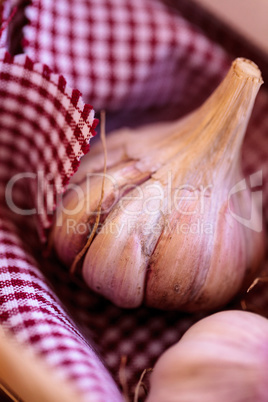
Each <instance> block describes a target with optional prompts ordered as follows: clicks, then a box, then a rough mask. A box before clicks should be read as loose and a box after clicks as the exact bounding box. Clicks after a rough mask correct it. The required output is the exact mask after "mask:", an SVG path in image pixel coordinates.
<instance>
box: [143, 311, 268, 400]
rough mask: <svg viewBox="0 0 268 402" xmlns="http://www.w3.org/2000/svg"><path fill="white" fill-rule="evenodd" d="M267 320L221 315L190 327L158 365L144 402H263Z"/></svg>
mask: <svg viewBox="0 0 268 402" xmlns="http://www.w3.org/2000/svg"><path fill="white" fill-rule="evenodd" d="M267 371H268V320H267V319H265V318H263V317H261V316H259V315H257V314H253V313H249V312H245V311H223V312H220V313H216V314H213V315H211V316H209V317H206V318H204V319H202V320H201V321H199V322H197V323H196V324H194V325H193V326H192V327H191V328H190V329H189V330H188V331H187V332H186V333H185V334H184V335H183V337H182V338H181V340H180V341H179V342H178V343H177V344H175V345H174V346H172V347H171V348H169V349H168V350H167V351H166V352H164V353H163V355H161V356H160V358H159V360H158V361H157V363H156V365H155V367H154V369H153V373H152V374H151V378H150V383H151V387H150V392H149V396H148V398H147V399H146V402H166V401H168V402H215V401H217V402H226V401H228V402H246V401H249V402H251V401H252V402H253V401H254V402H266V401H267V400H268V381H267Z"/></svg>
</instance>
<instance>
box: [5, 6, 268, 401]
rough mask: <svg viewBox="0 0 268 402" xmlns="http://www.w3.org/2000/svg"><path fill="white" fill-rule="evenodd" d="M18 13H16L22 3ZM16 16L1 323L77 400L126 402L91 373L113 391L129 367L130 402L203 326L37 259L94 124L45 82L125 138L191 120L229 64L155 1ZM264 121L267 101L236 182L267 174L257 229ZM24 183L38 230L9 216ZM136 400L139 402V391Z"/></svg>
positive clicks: (267, 200)
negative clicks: (133, 130)
mask: <svg viewBox="0 0 268 402" xmlns="http://www.w3.org/2000/svg"><path fill="white" fill-rule="evenodd" d="M16 2H17V5H18V10H19V11H21V10H22V9H23V7H22V6H23V5H26V4H28V3H29V2H28V1H25V0H22V1H20V2H18V1H16ZM13 3H14V2H13ZM25 13H26V15H27V17H28V19H29V21H28V24H27V25H25V26H24V28H23V35H22V38H23V43H22V44H23V46H24V51H25V52H26V54H27V55H28V56H30V58H29V57H28V58H27V57H26V56H22V55H20V56H16V57H15V59H12V58H11V57H9V56H8V54H7V53H2V55H1V60H2V64H1V66H2V67H1V77H0V79H1V81H0V84H1V87H0V88H1V91H3V93H4V95H5V96H4V97H3V96H1V98H0V105H1V110H0V112H1V114H0V124H1V134H0V145H1V147H0V163H1V170H0V172H1V200H2V208H1V212H2V213H1V232H0V233H1V243H0V247H1V253H0V264H1V265H0V275H1V290H0V292H1V293H0V297H1V304H0V312H1V315H0V319H1V323H2V325H3V326H4V327H5V328H7V329H9V330H10V331H12V332H13V334H14V335H15V336H16V338H17V339H18V340H19V341H20V342H24V343H26V344H30V345H31V346H32V348H33V349H34V350H35V351H36V352H37V353H38V354H39V355H41V356H43V358H44V359H45V360H46V361H47V362H48V363H49V364H50V365H51V366H52V367H55V368H56V372H57V373H58V374H59V375H60V376H63V377H65V378H67V379H69V380H70V382H71V383H72V384H73V385H74V386H75V387H76V388H77V389H78V390H80V391H81V392H82V393H83V395H84V398H85V400H91V399H90V398H92V397H93V398H95V399H93V400H96V401H107V402H108V401H109V402H110V401H111V402H112V401H121V400H122V397H121V395H120V394H119V392H118V390H117V387H116V385H115V383H114V382H113V380H112V379H111V377H110V375H109V374H108V372H107V371H106V370H105V369H104V366H103V364H102V363H101V362H100V361H101V360H102V361H103V362H104V364H105V365H106V366H107V367H108V369H109V371H110V373H111V374H112V376H113V378H114V380H115V382H117V384H118V385H120V381H119V367H120V359H121V357H122V356H127V365H126V367H125V369H124V374H125V376H126V381H127V384H128V387H129V390H128V393H129V395H130V397H132V396H133V392H134V388H135V385H136V384H137V382H138V380H139V377H140V375H141V373H142V371H143V370H144V369H145V368H149V367H152V366H153V364H154V362H155V360H156V359H157V358H158V357H159V356H160V354H161V353H162V352H163V351H164V350H165V349H166V348H167V347H168V346H170V345H171V344H173V343H174V342H176V341H177V340H179V338H180V337H181V335H182V334H183V333H184V332H185V330H186V329H187V328H188V327H189V326H190V325H191V324H192V323H194V322H195V321H196V320H198V319H200V318H201V315H194V316H193V315H186V314H181V313H177V312H174V313H172V312H168V313H167V312H159V311H156V310H152V309H147V308H144V307H143V308H139V309H135V310H131V311H125V310H122V309H119V308H117V307H115V306H113V305H112V304H111V303H110V302H108V301H106V300H104V299H103V298H102V297H100V296H98V295H95V294H93V293H92V292H91V291H90V290H89V289H88V288H87V287H86V286H85V285H84V284H83V282H82V281H81V279H79V278H72V277H71V276H70V275H69V273H68V271H67V269H66V267H63V266H62V265H61V264H60V263H59V262H58V261H57V260H56V258H55V257H54V256H53V254H51V255H50V256H48V257H46V256H45V255H44V253H43V250H44V247H43V246H42V244H41V242H40V241H39V239H38V237H37V235H36V230H37V229H36V228H37V227H39V232H40V233H41V234H43V235H45V234H46V233H47V230H48V229H49V226H50V224H51V219H52V212H53V206H54V203H55V201H56V200H57V196H58V194H60V193H61V192H62V190H63V187H64V186H65V185H66V184H67V182H68V179H69V177H70V176H71V175H72V174H73V173H74V171H75V170H76V168H77V165H78V163H79V158H80V157H81V155H82V154H83V153H84V152H87V151H88V139H89V138H90V136H91V134H93V131H94V124H95V123H94V116H93V111H92V108H90V107H89V106H84V104H83V102H82V100H81V98H79V97H78V92H77V91H72V90H70V89H69V88H68V86H67V85H66V83H65V80H64V79H63V78H60V77H59V76H57V75H55V74H54V73H60V74H64V76H65V78H66V80H67V82H68V84H70V85H72V86H74V87H77V88H78V89H79V90H80V91H81V92H82V95H83V100H86V101H87V102H90V103H91V104H92V105H93V107H94V108H95V109H101V108H104V109H107V110H109V111H110V113H108V124H110V125H111V126H119V125H123V124H126V123H131V124H132V123H133V122H132V121H129V120H128V118H129V116H132V118H133V116H134V117H135V119H134V120H135V121H134V123H136V124H137V121H138V122H140V121H142V119H143V120H156V119H159V116H160V115H161V117H163V118H168V117H169V116H171V115H172V113H173V112H172V113H171V110H172V111H174V110H175V111H176V114H177V115H178V116H180V115H182V114H185V113H186V112H187V111H188V110H190V109H193V108H194V107H195V106H196V105H197V104H199V103H200V102H201V101H202V100H203V99H204V98H206V97H207V96H208V95H209V93H210V92H211V90H212V89H213V88H214V87H215V86H216V84H217V83H218V82H219V80H220V79H221V78H222V77H223V76H224V74H225V73H226V71H227V68H228V67H229V62H230V56H229V55H228V54H227V53H225V52H224V51H223V50H222V49H221V48H220V47H219V46H218V45H217V44H216V43H213V42H211V41H210V40H208V39H207V38H206V37H205V36H204V35H203V34H202V33H201V32H200V31H199V30H198V29H197V28H195V27H194V26H193V25H192V24H190V23H189V22H188V21H186V20H185V19H183V18H182V17H181V16H180V15H179V14H178V13H176V12H175V11H172V10H171V9H170V8H168V7H167V6H165V5H164V3H162V2H161V1H159V0H143V1H141V0H138V1H135V2H131V1H130V0H105V1H104V0H95V1H92V0H57V1H52V0H43V1H32V4H31V5H29V6H27V7H26V9H25ZM24 22H25V21H24V19H23V18H22V16H21V15H19V14H16V15H15V17H14V18H13V20H12V26H11V27H10V35H9V37H10V40H11V42H12V41H14V42H16V35H17V37H19V38H20V37H21V36H20V32H18V29H19V27H21V26H22V25H23V24H24ZM226 35H228V34H227V33H226ZM11 45H12V43H11ZM237 56H238V55H237ZM239 56H240V54H239ZM31 59H32V60H31ZM33 62H38V63H37V64H36V63H33ZM40 62H41V63H47V64H48V65H49V67H50V68H51V69H52V70H53V74H52V73H51V72H49V69H48V68H47V67H45V66H44V65H42V64H39V63H40ZM26 83H27V84H26ZM131 110H132V112H131ZM267 110H268V94H267V92H266V91H265V90H264V89H263V90H262V91H261V92H260V94H259V95H258V98H257V101H256V105H255V108H254V112H253V116H252V119H251V121H250V125H249V129H248V132H247V135H246V138H245V143H244V147H243V167H244V171H245V173H246V174H247V175H250V174H251V173H254V172H256V171H258V170H260V169H261V170H262V172H263V195H264V217H265V219H266V221H267V220H268V185H267V178H268V167H267V158H268V147H267V139H268V113H267ZM133 111H134V112H133ZM131 113H132V114H131ZM93 141H94V140H93ZM23 172H28V173H30V177H27V178H26V179H25V181H26V183H23V182H22V180H18V181H17V182H16V186H14V191H15V190H16V191H15V194H14V193H12V194H13V195H15V200H14V201H15V205H17V206H19V207H20V208H27V209H30V208H33V207H36V205H37V204H36V200H37V199H38V198H37V197H40V192H38V188H39V187H38V180H37V179H38V178H42V179H44V183H45V186H43V187H42V186H41V190H42V189H43V191H41V199H42V200H43V205H44V208H43V209H42V211H40V212H42V213H38V214H37V216H30V217H29V216H26V217H25V216H21V215H20V214H16V213H14V212H12V211H11V209H10V208H9V207H7V205H6V197H5V190H6V188H7V187H6V184H7V183H8V181H9V179H10V178H12V177H14V175H15V174H20V173H23ZM38 172H42V174H40V173H39V176H38ZM17 177H19V176H17ZM25 186H26V187H25ZM25 188H26V190H25ZM8 194H9V193H8ZM29 194H31V199H32V200H34V201H31V200H29V196H28V195H29ZM38 194H39V195H38ZM9 205H10V204H9ZM36 218H37V220H38V221H39V225H36V222H35V221H36ZM257 290H258V287H257ZM255 291H256V289H255ZM251 295H252V294H251ZM259 304H260V302H259V300H258V306H259ZM250 305H251V306H253V307H252V308H254V297H251V304H250ZM232 306H233V305H232ZM235 306H236V307H237V304H236V305H235ZM92 346H93V348H94V350H97V352H98V354H99V356H101V357H100V358H97V356H96V354H94V352H93V349H92ZM141 394H142V395H141V398H140V400H144V399H145V393H144V392H143V389H141ZM163 402H164V401H163Z"/></svg>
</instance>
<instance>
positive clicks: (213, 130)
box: [54, 59, 265, 312]
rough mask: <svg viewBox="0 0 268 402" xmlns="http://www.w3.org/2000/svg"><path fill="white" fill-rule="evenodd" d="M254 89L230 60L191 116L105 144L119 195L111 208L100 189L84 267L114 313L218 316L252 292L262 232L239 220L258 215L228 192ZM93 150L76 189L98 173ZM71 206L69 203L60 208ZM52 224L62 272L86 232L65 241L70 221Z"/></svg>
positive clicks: (254, 80) (256, 80)
mask: <svg viewBox="0 0 268 402" xmlns="http://www.w3.org/2000/svg"><path fill="white" fill-rule="evenodd" d="M261 84H262V78H261V74H260V71H259V69H258V68H257V66H256V65H255V64H254V63H252V62H250V61H248V60H245V59H236V60H235V61H234V62H233V64H232V67H231V68H230V70H229V72H228V74H227V76H226V78H225V79H224V80H223V82H222V83H221V84H220V85H219V87H218V88H217V89H216V90H215V92H214V93H213V94H212V95H211V96H210V97H209V99H208V100H207V101H206V102H205V103H204V104H203V105H202V106H201V107H200V108H199V109H197V110H196V111H194V112H193V113H191V114H190V115H188V116H186V117H185V118H183V119H180V120H179V121H177V122H171V123H165V124H155V125H150V126H145V127H140V128H138V129H135V130H130V129H123V130H120V131H118V132H116V133H114V134H110V135H109V136H108V139H107V148H108V161H107V166H108V170H107V174H108V175H110V177H114V178H115V181H116V182H118V186H117V189H118V188H119V189H120V196H119V197H117V202H114V199H115V198H116V196H115V193H116V190H115V188H114V187H113V184H112V181H109V180H106V183H105V191H104V194H105V195H104V199H103V204H102V209H103V213H102V214H101V220H100V221H101V230H99V231H98V233H97V234H96V236H95V238H94V239H93V242H92V243H91V245H90V247H89V249H88V251H87V253H86V255H85V258H84V261H83V267H82V274H83V277H84V280H85V282H86V283H87V284H88V286H89V287H90V288H91V289H93V290H94V291H96V292H98V293H100V294H102V295H103V296H105V297H106V298H108V299H109V300H111V301H112V302H113V303H115V304H116V305H118V306H120V307H125V308H135V307H138V306H140V305H141V304H146V305H148V306H151V307H155V308H160V309H167V310H183V311H190V312H192V311H200V310H213V309H216V308H219V307H221V306H223V305H225V304H226V303H228V302H229V301H230V300H231V299H232V298H233V297H234V296H235V295H237V293H238V292H239V291H240V290H241V289H244V288H245V287H246V286H249V285H250V282H251V281H252V280H253V279H254V276H255V275H256V273H257V270H258V267H259V266H260V264H261V261H262V259H263V256H264V251H265V246H264V231H263V230H259V229H258V230H256V229H255V228H254V227H247V221H246V217H248V210H249V211H250V210H251V206H252V208H253V210H255V211H256V213H255V215H254V216H255V217H257V218H260V216H261V209H260V208H259V207H258V206H257V205H255V206H254V205H253V199H251V195H250V190H249V189H247V190H245V191H239V189H238V190H236V186H237V184H238V183H239V182H241V181H242V180H243V179H244V178H243V175H242V173H241V163H240V154H241V146H242V143H243V138H244V135H245V131H246V128H247V124H248V120H249V118H250V115H251V111H252V108H253V105H254V101H255V97H256V95H257V93H258V90H259V87H260V85H261ZM98 147H99V146H97V150H96V151H94V147H92V150H93V152H92V159H90V157H91V154H89V158H88V160H89V163H88V167H87V161H86V159H85V160H84V161H83V163H82V170H81V172H80V176H79V177H78V176H77V178H75V177H74V180H73V181H74V183H76V184H79V182H81V183H82V187H83V177H84V176H85V174H87V169H89V170H88V171H89V172H94V167H93V165H94V164H95V169H96V170H97V172H101V167H102V164H101V154H102V153H101V149H99V148H98ZM109 149H111V153H110V156H109ZM92 161H94V164H93V162H92ZM126 166H128V169H127V170H126V168H125V167H126ZM124 169H125V170H124ZM96 170H95V171H96ZM78 173H79V172H78ZM95 182H96V185H95V188H93V187H92V188H91V190H92V192H93V190H96V192H94V194H93V195H92V194H90V193H87V192H86V191H85V196H84V198H85V199H88V197H91V199H92V200H94V202H93V201H92V203H91V204H90V210H91V211H92V210H93V211H94V209H95V210H96V208H97V203H98V197H100V188H101V180H100V178H99V179H95ZM97 190H98V191H97ZM68 197H69V198H68ZM72 203H74V201H73V200H72V197H71V195H69V196H68V194H67V195H66V204H67V206H66V208H67V207H68V205H69V206H70V209H72ZM258 208H259V209H258ZM105 211H106V213H105ZM107 211H108V212H107ZM95 217H96V214H95V213H90V214H89V213H87V211H85V210H82V211H80V212H79V213H77V215H76V216H75V220H76V222H77V224H78V225H79V223H81V222H82V223H85V224H86V223H87V222H94V219H95ZM237 217H238V218H239V217H241V218H242V221H241V219H240V220H239V219H237ZM243 217H244V219H245V224H244V223H243ZM58 219H59V220H62V221H63V225H62V226H60V224H59V225H56V226H55V227H54V238H55V239H56V240H55V249H56V251H57V254H58V255H59V257H60V258H61V259H62V260H63V261H64V262H65V263H66V264H67V265H70V264H71V263H72V262H73V260H74V258H75V256H76V254H77V253H78V252H79V251H80V250H81V249H82V248H83V246H84V244H85V242H86V239H87V237H88V236H89V232H86V233H84V234H83V235H78V236H77V237H76V238H75V236H72V235H71V236H67V235H66V227H67V222H68V219H69V216H68V214H66V213H64V212H62V211H61V210H59V213H58ZM253 226H254V225H253ZM79 245H80V250H79Z"/></svg>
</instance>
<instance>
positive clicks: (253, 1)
mask: <svg viewBox="0 0 268 402" xmlns="http://www.w3.org/2000/svg"><path fill="white" fill-rule="evenodd" d="M194 1H195V2H196V3H197V4H200V5H201V6H203V7H204V8H206V9H207V10H208V11H209V12H211V13H212V14H214V15H215V16H217V17H219V18H220V19H221V20H222V21H224V22H225V23H228V24H229V25H230V26H231V27H232V28H233V29H235V30H236V31H238V32H239V33H240V34H241V35H243V36H244V37H246V38H247V39H248V40H249V41H250V42H251V43H252V44H254V45H256V46H258V47H259V48H260V49H261V50H262V51H263V52H265V53H266V54H267V55H268V0H224V1H222V0H194Z"/></svg>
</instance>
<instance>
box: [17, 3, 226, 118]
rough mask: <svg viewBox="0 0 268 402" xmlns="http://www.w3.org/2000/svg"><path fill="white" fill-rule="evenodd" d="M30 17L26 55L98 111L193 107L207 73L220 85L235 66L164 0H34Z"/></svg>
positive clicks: (211, 79)
mask: <svg viewBox="0 0 268 402" xmlns="http://www.w3.org/2000/svg"><path fill="white" fill-rule="evenodd" d="M26 16H27V18H28V21H29V22H28V24H26V26H25V27H24V36H23V46H24V50H25V52H26V53H27V54H28V55H29V56H30V57H31V58H32V59H33V60H38V61H42V62H44V63H46V64H48V65H49V66H50V67H51V68H52V70H53V71H55V72H58V73H61V74H63V75H64V76H65V77H66V79H67V80H68V82H69V84H70V85H71V86H73V87H74V88H78V89H79V90H80V91H81V92H82V94H83V99H84V100H85V101H87V102H91V103H92V104H93V105H94V108H95V109H96V110H97V109H101V108H105V109H106V110H120V109H122V108H124V109H125V110H126V109H129V108H142V109H144V108H146V107H151V106H158V107H163V105H165V104H167V103H171V102H173V103H177V102H181V101H182V100H183V102H186V103H187V102H189V103H188V104H192V102H193V100H194V99H195V97H196V96H197V94H200V93H202V91H203V85H204V81H203V79H202V75H203V74H204V72H205V74H206V75H207V77H210V78H209V82H210V83H211V85H212V86H213V85H215V82H218V81H219V77H220V76H219V67H220V71H221V69H222V68H224V67H226V64H227V57H226V54H225V53H224V52H223V51H222V50H221V48H220V47H219V46H217V45H214V44H213V43H211V42H208V41H207V40H206V39H205V38H204V36H202V35H199V33H198V31H197V30H196V29H195V28H194V27H193V26H191V25H190V24H189V23H188V22H187V21H185V20H184V19H182V18H181V17H180V16H179V15H178V14H175V13H174V12H171V10H170V9H169V8H168V7H166V6H165V5H164V4H163V3H162V2H161V1H159V0H136V1H132V0H113V1H111V0H109V1H107V0H93V1H89V0H68V1H66V0H57V1H54V0H46V1H40V0H37V1H35V0H34V1H32V2H31V5H29V6H28V7H27V8H26ZM189 56H190V59H189ZM201 70H203V71H204V72H203V74H202V75H201V77H200V75H199V72H200V71H201ZM197 73H198V74H197ZM190 80H191V81H192V80H194V81H195V82H194V85H191V87H190V88H189V90H188V91H187V93H188V96H187V98H186V99H183V98H182V96H184V94H185V91H186V85H188V83H189V82H190ZM206 85H207V82H206ZM144 94H146V96H144ZM184 107H186V105H185V106H184Z"/></svg>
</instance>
